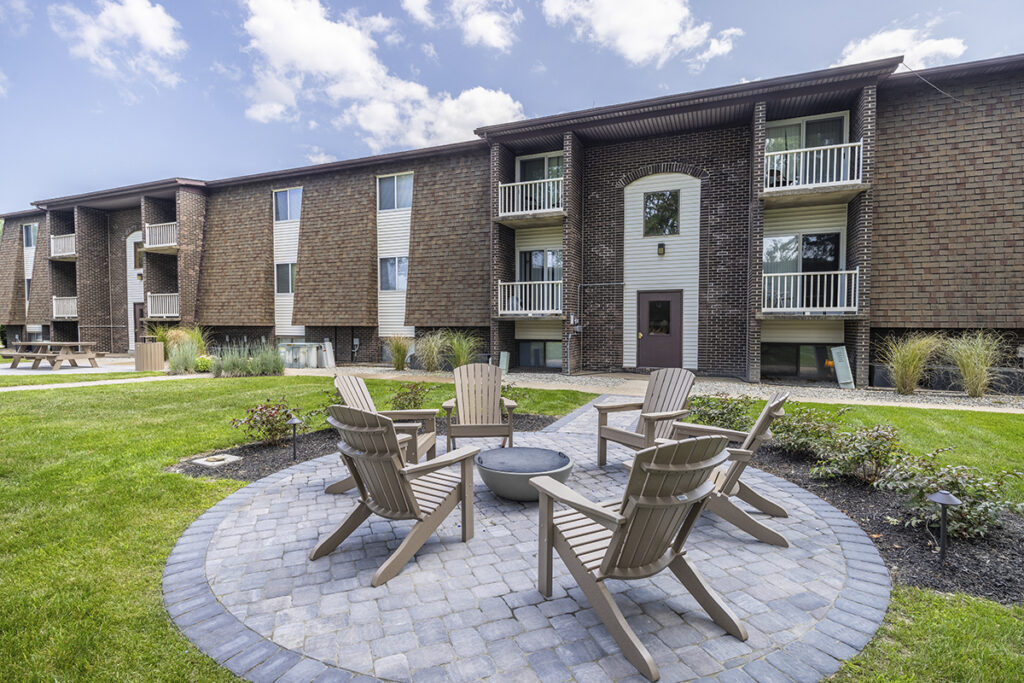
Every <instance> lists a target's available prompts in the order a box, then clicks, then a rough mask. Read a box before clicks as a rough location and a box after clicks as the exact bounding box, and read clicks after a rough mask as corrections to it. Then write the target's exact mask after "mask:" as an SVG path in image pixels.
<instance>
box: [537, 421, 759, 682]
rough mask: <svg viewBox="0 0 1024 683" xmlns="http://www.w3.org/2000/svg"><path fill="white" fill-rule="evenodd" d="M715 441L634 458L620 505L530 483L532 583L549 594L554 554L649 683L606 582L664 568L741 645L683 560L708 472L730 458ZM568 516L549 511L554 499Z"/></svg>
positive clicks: (652, 668)
mask: <svg viewBox="0 0 1024 683" xmlns="http://www.w3.org/2000/svg"><path fill="white" fill-rule="evenodd" d="M727 443H728V441H727V440H726V439H725V438H724V437H721V436H710V437H699V438H695V439H687V440H685V441H665V442H663V443H660V444H658V445H657V446H654V447H652V448H645V449H644V450H642V451H640V452H639V453H637V455H636V460H635V463H636V466H635V467H633V469H632V471H631V472H630V475H629V481H628V482H627V483H626V491H625V494H624V495H623V497H622V498H621V499H620V500H612V501H607V502H604V503H593V502H591V501H590V500H588V499H587V498H585V497H583V496H581V495H579V494H578V493H576V492H574V491H573V490H572V489H571V488H569V487H568V486H566V485H565V484H560V483H558V482H557V481H555V480H554V479H552V478H551V477H534V478H533V479H531V480H530V484H532V485H533V486H534V487H536V488H537V490H538V491H540V513H539V514H540V539H539V552H538V583H539V589H540V592H541V593H543V594H544V595H545V596H547V597H550V596H551V583H552V571H551V561H552V552H551V550H552V548H554V549H555V550H557V551H558V555H559V557H561V558H562V561H563V562H565V565H566V567H568V569H569V573H570V574H572V576H573V578H574V579H575V580H576V583H577V584H579V586H580V588H581V589H582V590H583V594H584V595H586V596H587V600H589V601H590V605H591V606H592V607H593V608H594V610H595V611H596V612H597V614H598V616H600V617H601V621H603V622H604V625H605V627H606V628H607V629H608V631H609V633H610V634H611V635H612V637H613V638H614V639H615V642H616V643H618V644H619V647H620V648H622V653H623V654H624V655H625V657H626V659H628V660H629V661H630V663H632V664H633V666H635V667H636V668H637V669H639V670H640V672H641V673H642V674H643V675H644V676H646V677H647V678H648V679H650V680H652V681H655V680H657V679H658V667H657V666H656V665H655V663H654V658H653V657H651V654H650V652H648V651H647V649H646V648H645V647H644V646H643V644H641V642H640V640H639V638H637V636H636V634H635V633H634V632H633V630H632V629H631V628H630V627H629V624H628V623H626V619H625V618H624V617H623V616H622V612H621V611H620V610H619V608H618V605H616V604H615V598H614V597H613V596H612V594H611V593H610V592H609V590H608V587H607V586H606V585H605V583H604V582H605V579H623V580H629V579H642V578H647V577H649V576H654V575H655V574H658V573H659V572H661V571H662V570H664V569H666V568H668V569H669V570H670V571H671V572H672V573H673V574H675V575H676V577H677V578H678V579H679V581H680V582H681V583H682V584H683V586H685V587H686V589H687V590H688V591H689V592H690V594H691V595H693V597H694V598H696V600H697V602H698V603H699V604H700V606H701V607H703V608H704V609H705V611H707V613H708V614H709V615H710V616H711V618H712V619H713V620H714V622H715V623H716V624H718V625H719V626H721V627H722V628H723V629H725V630H726V631H727V632H728V633H730V634H732V635H733V636H735V637H736V638H739V639H740V640H746V639H747V631H746V628H745V627H744V626H743V624H742V623H741V622H740V621H739V619H738V618H737V617H736V615H735V614H734V613H733V612H732V610H731V609H729V607H728V606H726V605H725V604H724V603H723V602H722V599H721V598H720V597H719V596H718V595H717V594H716V593H715V592H714V590H712V588H711V587H710V586H709V585H708V584H707V582H706V581H705V580H704V578H703V577H702V576H701V575H700V573H699V572H698V571H697V570H696V568H694V567H693V565H692V564H691V563H690V561H689V560H688V559H687V558H686V554H685V549H684V545H685V543H686V538H687V536H689V534H690V531H691V530H692V529H693V526H694V524H695V523H696V521H697V518H698V517H699V516H700V513H701V511H702V510H703V509H704V506H705V504H706V503H707V500H708V496H710V495H711V493H712V492H713V491H714V487H715V485H714V482H712V481H711V480H710V477H711V473H712V471H713V470H714V469H715V467H717V466H718V465H719V464H721V463H722V462H724V461H725V460H726V458H727V457H728V454H727V453H726V451H725V447H726V445H727ZM556 500H557V501H558V502H560V503H563V504H564V505H566V506H568V508H569V509H568V510H559V511H558V512H554V505H553V503H554V501H556Z"/></svg>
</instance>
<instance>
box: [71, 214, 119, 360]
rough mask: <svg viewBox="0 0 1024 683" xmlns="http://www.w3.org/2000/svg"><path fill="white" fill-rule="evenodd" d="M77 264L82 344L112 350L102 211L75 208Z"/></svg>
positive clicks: (105, 235) (97, 348)
mask: <svg viewBox="0 0 1024 683" xmlns="http://www.w3.org/2000/svg"><path fill="white" fill-rule="evenodd" d="M75 250H76V252H77V253H78V260H77V261H76V263H75V270H76V279H77V282H76V291H77V296H78V328H79V335H80V337H81V340H82V341H89V342H96V347H95V350H96V351H106V352H109V351H111V348H110V337H111V328H110V325H111V322H110V274H109V270H108V268H107V216H106V214H105V213H104V212H103V211H100V210H98V209H89V208H86V207H83V206H76V207H75Z"/></svg>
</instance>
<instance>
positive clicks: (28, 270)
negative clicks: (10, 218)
mask: <svg viewBox="0 0 1024 683" xmlns="http://www.w3.org/2000/svg"><path fill="white" fill-rule="evenodd" d="M26 227H31V229H32V233H31V234H32V236H33V241H32V246H30V247H25V279H26V280H31V279H32V269H33V268H34V267H35V263H36V245H37V243H38V242H39V224H38V223H25V224H24V225H22V226H21V239H22V240H24V239H25V228H26ZM23 243H24V242H23Z"/></svg>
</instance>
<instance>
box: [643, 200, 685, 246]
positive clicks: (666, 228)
mask: <svg viewBox="0 0 1024 683" xmlns="http://www.w3.org/2000/svg"><path fill="white" fill-rule="evenodd" d="M678 234H679V190H663V191H661V192H644V237H663V236H665V235H678Z"/></svg>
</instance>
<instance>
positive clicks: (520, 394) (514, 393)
mask: <svg viewBox="0 0 1024 683" xmlns="http://www.w3.org/2000/svg"><path fill="white" fill-rule="evenodd" d="M501 395H502V396H504V397H505V398H507V399H508V400H510V401H515V402H516V403H517V404H518V405H519V406H523V405H524V404H525V403H526V402H527V401H528V400H529V399H530V392H529V391H527V390H526V389H524V388H523V387H520V386H516V385H515V383H513V382H508V383H507V384H505V385H503V386H502V387H501ZM502 410H504V409H502Z"/></svg>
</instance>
